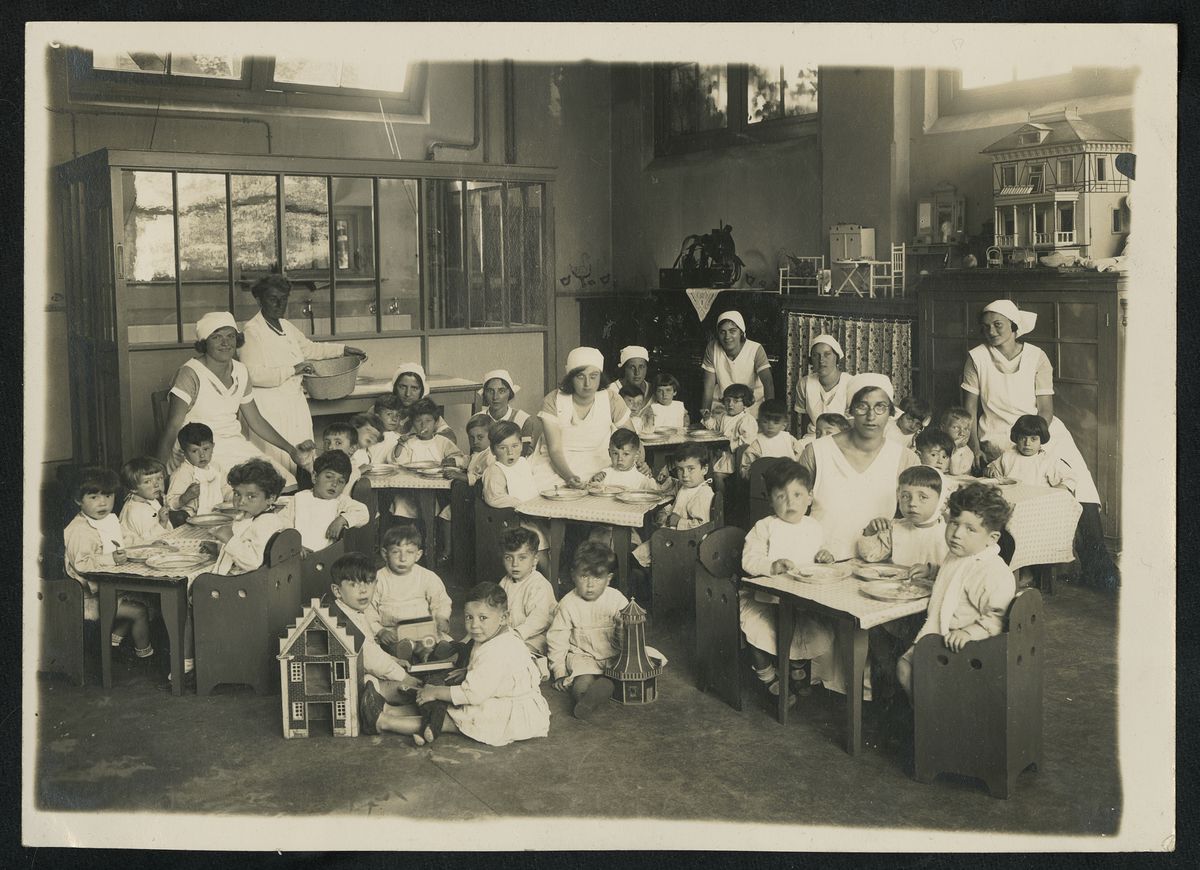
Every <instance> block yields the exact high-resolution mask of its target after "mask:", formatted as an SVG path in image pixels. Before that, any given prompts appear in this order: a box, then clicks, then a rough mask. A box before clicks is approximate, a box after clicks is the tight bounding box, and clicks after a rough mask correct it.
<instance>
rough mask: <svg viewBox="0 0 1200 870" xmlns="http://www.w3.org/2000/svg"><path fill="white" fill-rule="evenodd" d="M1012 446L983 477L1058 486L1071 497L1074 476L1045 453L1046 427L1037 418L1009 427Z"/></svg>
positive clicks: (1026, 418) (1029, 417) (1031, 416)
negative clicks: (1043, 446) (1007, 478)
mask: <svg viewBox="0 0 1200 870" xmlns="http://www.w3.org/2000/svg"><path fill="white" fill-rule="evenodd" d="M1010 434H1011V437H1012V441H1013V446H1012V447H1009V448H1008V449H1006V450H1005V451H1004V452H1003V453H1001V454H1000V456H999V457H998V458H997V459H995V460H993V461H992V462H991V463H990V464H989V465H988V467H987V476H988V477H992V478H1005V477H1009V478H1012V479H1013V480H1015V481H1017V482H1018V483H1027V484H1030V485H1032V486H1058V487H1062V488H1063V489H1065V490H1067V491H1068V492H1070V493H1072V494H1074V492H1075V482H1076V478H1075V472H1074V471H1072V469H1071V466H1069V465H1067V463H1066V462H1064V461H1063V460H1062V459H1061V458H1059V457H1057V456H1052V455H1051V454H1049V453H1047V452H1046V451H1045V450H1044V449H1043V448H1042V445H1043V444H1045V443H1046V442H1047V441H1049V440H1050V427H1049V426H1047V425H1046V421H1045V420H1044V419H1042V418H1041V417H1039V416H1038V415H1037V414H1023V415H1022V416H1020V417H1018V418H1017V421H1016V422H1015V423H1013V427H1012V431H1011V433H1010Z"/></svg>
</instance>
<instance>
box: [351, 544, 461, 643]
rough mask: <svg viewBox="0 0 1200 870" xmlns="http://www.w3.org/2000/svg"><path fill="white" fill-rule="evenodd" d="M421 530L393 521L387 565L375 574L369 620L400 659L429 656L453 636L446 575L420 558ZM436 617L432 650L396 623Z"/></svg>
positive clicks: (382, 550) (382, 552)
mask: <svg viewBox="0 0 1200 870" xmlns="http://www.w3.org/2000/svg"><path fill="white" fill-rule="evenodd" d="M421 543H422V541H421V533H420V532H418V531H417V529H416V526H411V525H400V526H392V527H391V528H390V529H388V530H387V531H386V532H384V533H383V541H382V544H381V546H380V548H379V554H380V556H381V557H382V558H383V562H384V564H383V567H382V568H380V569H379V571H378V572H377V573H376V574H375V581H376V582H375V592H374V593H373V594H372V595H371V606H370V607H368V608H367V611H366V613H367V621H368V622H369V623H370V625H371V629H372V634H373V635H374V637H375V640H376V641H378V642H379V645H380V646H381V647H383V648H384V650H385V651H387V653H388V654H389V655H392V656H394V657H396V658H398V659H400V660H401V661H412V660H413V658H414V655H416V656H417V657H422V658H427V657H428V656H429V655H431V654H434V655H435V654H437V652H438V646H441V647H442V650H445V649H446V648H447V646H448V644H449V643H450V642H452V641H453V638H452V637H451V635H450V610H451V607H452V606H453V605H452V603H451V601H450V596H449V595H448V594H447V593H446V586H445V584H444V583H442V579H441V578H440V577H438V575H437V574H435V573H433V572H432V571H430V570H429V569H428V568H423V567H422V566H420V565H418V564H417V562H419V561H420V560H421V556H422V555H423V554H424V551H423V550H422V548H421ZM419 620H432V622H433V626H432V631H431V634H432V635H433V636H434V640H435V644H436V645H435V647H434V649H433V650H430V649H426V648H424V647H422V648H420V649H418V647H417V645H416V644H414V643H413V641H412V640H410V639H408V638H402V637H400V634H399V633H398V632H397V626H399V625H402V624H406V623H410V622H414V621H419Z"/></svg>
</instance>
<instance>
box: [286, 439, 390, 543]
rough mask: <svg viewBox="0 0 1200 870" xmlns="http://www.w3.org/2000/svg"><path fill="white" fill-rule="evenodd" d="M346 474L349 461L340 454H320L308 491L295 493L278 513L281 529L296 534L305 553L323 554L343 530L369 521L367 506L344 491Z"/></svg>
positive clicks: (348, 475)
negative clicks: (320, 552) (287, 529)
mask: <svg viewBox="0 0 1200 870" xmlns="http://www.w3.org/2000/svg"><path fill="white" fill-rule="evenodd" d="M350 471H351V468H350V457H349V456H347V455H346V454H345V453H343V452H342V451H340V450H330V451H327V452H325V453H322V454H321V455H320V456H318V457H317V458H316V461H314V462H313V474H312V480H313V485H312V489H305V490H301V491H300V492H298V493H296V494H295V495H294V496H293V497H292V500H291V502H289V503H288V505H287V506H286V507H284V509H283V510H282V511H281V518H282V520H283V524H284V526H285V527H287V528H293V529H295V530H296V531H298V532H299V533H300V542H301V544H302V545H303V547H304V550H305V551H308V552H312V551H314V550H323V549H325V547H327V546H329V545H330V544H331V543H333V542H334V541H336V540H338V539H339V538H340V537H341V536H342V533H343V532H345V531H346V529H355V528H358V527H360V526H365V525H366V524H367V523H369V522H370V521H371V512H370V511H369V510H367V506H366V505H364V504H362V503H360V502H357V501H355V500H354V499H353V498H351V497H350V493H349V492H347V491H346V482H347V481H348V480H349V479H350Z"/></svg>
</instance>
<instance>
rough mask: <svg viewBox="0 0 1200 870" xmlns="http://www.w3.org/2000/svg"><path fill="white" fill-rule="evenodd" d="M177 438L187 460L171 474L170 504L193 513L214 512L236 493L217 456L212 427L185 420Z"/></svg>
mask: <svg viewBox="0 0 1200 870" xmlns="http://www.w3.org/2000/svg"><path fill="white" fill-rule="evenodd" d="M177 440H178V441H179V449H180V450H181V451H183V460H184V461H183V462H181V463H179V467H178V468H176V469H175V472H174V473H173V474H172V475H171V482H170V485H169V486H168V487H167V507H168V508H170V509H171V510H173V511H186V512H187V513H188V514H189V515H191V516H195V515H196V514H207V513H212V512H213V510H214V509H215V508H216V506H217V505H219V504H221V503H222V502H224V501H226V500H228V499H229V497H230V495H231V494H232V493H231V490H230V489H229V484H228V483H227V481H226V476H225V469H224V468H222V467H221V465H220V463H218V462H217V461H216V460H215V459H213V433H212V429H210V428H208V426H206V425H204V424H203V423H185V424H184V425H183V427H182V428H181V429H180V430H179V435H178V437H177Z"/></svg>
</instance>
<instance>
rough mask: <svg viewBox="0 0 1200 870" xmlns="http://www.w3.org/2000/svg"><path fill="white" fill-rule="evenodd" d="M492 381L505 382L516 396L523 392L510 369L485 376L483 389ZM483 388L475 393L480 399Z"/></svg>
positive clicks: (499, 370) (494, 371) (493, 370)
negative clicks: (509, 371) (514, 380)
mask: <svg viewBox="0 0 1200 870" xmlns="http://www.w3.org/2000/svg"><path fill="white" fill-rule="evenodd" d="M421 380H422V382H424V380H425V379H424V378H422V379H421ZM491 380H501V381H504V385H505V386H506V387H508V389H509V390H510V391H511V392H512V394H513V395H514V396H516V394H517V393H519V392H521V387H520V386H519V385H518V384H516V383H514V382H513V376H512V375H510V374H509V373H508V369H492V370H491V371H490V372H488V373H487V374H485V375H484V376H483V381H482V384H483V387H486V386H487V382H488V381H491ZM483 387H480V388H479V389H478V390H476V391H475V392H476V393H477V394H478V395H479V397H480V398H483Z"/></svg>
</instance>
